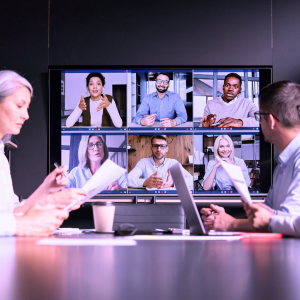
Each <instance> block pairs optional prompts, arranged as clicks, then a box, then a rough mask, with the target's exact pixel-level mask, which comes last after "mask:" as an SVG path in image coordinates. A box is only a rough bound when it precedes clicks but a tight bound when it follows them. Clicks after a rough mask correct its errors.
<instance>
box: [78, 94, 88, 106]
mask: <svg viewBox="0 0 300 300" xmlns="http://www.w3.org/2000/svg"><path fill="white" fill-rule="evenodd" d="M78 107H79V108H80V109H81V110H86V103H85V101H84V94H82V95H81V98H80V102H79V104H78Z"/></svg>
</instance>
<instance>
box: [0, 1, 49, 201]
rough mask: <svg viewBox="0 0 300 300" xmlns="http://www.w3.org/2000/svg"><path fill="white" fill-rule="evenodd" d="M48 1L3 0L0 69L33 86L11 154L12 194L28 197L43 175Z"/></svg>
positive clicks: (44, 168)
mask: <svg viewBox="0 0 300 300" xmlns="http://www.w3.org/2000/svg"><path fill="white" fill-rule="evenodd" d="M47 8H48V1H47V0H40V1H16V0H11V1H3V2H1V18H0V28H1V33H0V41H1V42H0V68H1V69H12V70H15V71H18V72H19V73H20V74H21V75H23V76H24V77H26V78H27V79H28V80H29V81H30V82H31V83H32V85H33V88H34V97H33V98H32V102H31V105H30V109H29V115H30V118H29V120H28V121H26V122H25V124H24V126H23V128H22V130H21V133H20V134H19V135H18V136H17V137H16V139H15V142H16V143H17V144H18V146H19V148H18V149H16V150H13V151H12V165H11V173H12V178H13V183H14V189H15V192H16V194H18V195H22V196H24V197H28V196H29V195H30V193H31V192H32V191H33V190H34V189H35V188H36V187H37V186H38V185H39V184H40V183H41V182H42V180H43V179H44V178H45V176H46V175H47V101H48V99H47V98H48V97H47V67H48V45H47V35H48V33H47V32H48V30H47V26H48V21H47V15H48V12H47Z"/></svg>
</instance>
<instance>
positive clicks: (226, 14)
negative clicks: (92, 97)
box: [49, 0, 272, 66]
mask: <svg viewBox="0 0 300 300" xmlns="http://www.w3.org/2000/svg"><path fill="white" fill-rule="evenodd" d="M49 61H50V64H51V65H138V64H142V65H153V64H155V65H159V64H160V65H174V64H176V65H223V66H224V65H236V66H237V65H271V64H272V50H271V1H258V0H254V1H240V0H233V1H231V2H227V1H219V0H218V1H217V0H212V1H201V0H197V1H194V0H193V1H180V2H176V1H171V0H165V1H149V0H144V1H135V0H127V1H122V0H121V1H81V0H72V1H71V0H65V1H58V0H55V1H51V22H50V52H49Z"/></svg>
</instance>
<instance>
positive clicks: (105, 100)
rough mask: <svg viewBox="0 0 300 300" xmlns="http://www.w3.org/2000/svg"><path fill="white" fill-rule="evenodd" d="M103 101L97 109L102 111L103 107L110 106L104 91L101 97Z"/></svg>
mask: <svg viewBox="0 0 300 300" xmlns="http://www.w3.org/2000/svg"><path fill="white" fill-rule="evenodd" d="M101 100H102V102H101V103H100V104H99V105H98V107H97V111H100V110H101V109H103V108H107V107H109V106H110V102H109V101H108V99H107V97H106V95H105V94H104V93H103V97H101Z"/></svg>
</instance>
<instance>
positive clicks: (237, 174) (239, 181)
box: [218, 158, 252, 204]
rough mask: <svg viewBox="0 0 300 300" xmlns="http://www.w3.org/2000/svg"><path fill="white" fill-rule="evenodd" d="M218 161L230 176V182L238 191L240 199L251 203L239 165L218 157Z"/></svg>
mask: <svg viewBox="0 0 300 300" xmlns="http://www.w3.org/2000/svg"><path fill="white" fill-rule="evenodd" d="M218 161H219V162H221V165H222V167H223V168H224V170H225V172H226V173H227V174H228V176H229V177H230V179H231V181H232V183H233V184H234V187H235V188H236V190H237V191H238V192H239V194H240V195H241V197H242V199H243V200H244V201H245V202H246V203H248V204H251V203H252V201H251V197H250V194H249V190H248V187H247V184H246V182H245V178H244V175H243V172H242V169H241V167H239V166H235V165H231V164H229V163H227V162H225V161H223V160H221V159H220V158H218Z"/></svg>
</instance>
